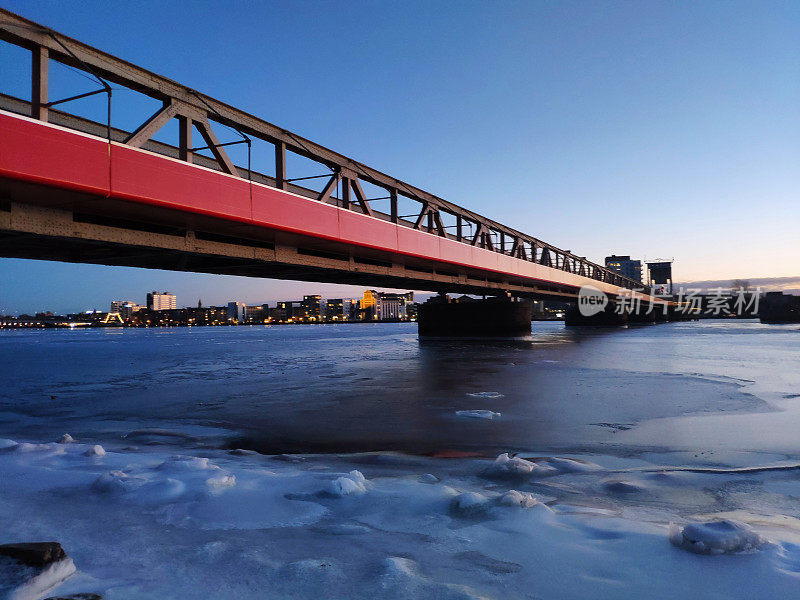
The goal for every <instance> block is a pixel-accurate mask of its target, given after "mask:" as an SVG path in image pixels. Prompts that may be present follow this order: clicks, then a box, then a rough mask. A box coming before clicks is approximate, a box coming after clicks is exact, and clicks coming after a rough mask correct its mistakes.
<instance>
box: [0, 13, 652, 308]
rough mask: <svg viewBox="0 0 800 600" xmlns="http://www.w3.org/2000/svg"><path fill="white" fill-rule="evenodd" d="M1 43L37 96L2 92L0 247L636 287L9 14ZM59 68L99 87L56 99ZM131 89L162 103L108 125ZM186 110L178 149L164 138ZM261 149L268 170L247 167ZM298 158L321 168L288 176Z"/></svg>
mask: <svg viewBox="0 0 800 600" xmlns="http://www.w3.org/2000/svg"><path fill="white" fill-rule="evenodd" d="M0 40H2V43H5V44H11V45H14V46H17V47H20V48H23V49H25V51H27V52H30V55H31V67H32V68H31V76H30V85H31V94H30V97H29V98H20V97H16V96H13V95H9V94H5V93H0V256H4V257H16V258H31V259H44V260H57V261H66V262H79V263H95V264H104V265H124V266H135V267H146V268H157V269H171V270H179V271H194V272H206V273H218V274H228V275H242V276H250V277H267V278H278V279H294V280H306V281H319V282H336V283H346V284H359V285H370V286H383V287H394V288H407V289H417V290H429V291H435V292H458V293H471V294H484V295H485V294H489V295H492V294H495V295H496V294H505V293H508V294H511V295H512V296H516V297H520V298H575V297H576V296H577V293H578V290H579V289H580V287H581V286H582V285H586V284H591V285H593V286H595V287H596V288H598V289H600V290H602V291H603V292H605V293H606V294H608V295H609V296H611V297H612V298H614V297H618V296H620V295H622V294H628V295H629V294H630V293H631V292H630V290H633V289H639V288H641V284H640V283H639V282H636V281H634V280H630V279H626V278H624V277H622V276H621V275H619V274H617V273H615V272H613V271H611V270H609V269H606V268H605V267H604V266H602V265H599V264H595V263H593V262H592V261H590V260H587V259H586V257H582V256H578V255H576V254H574V253H572V252H570V251H567V250H562V249H559V248H557V247H555V246H553V245H552V244H549V243H546V242H544V241H542V240H540V239H538V238H535V237H533V236H530V235H527V234H525V233H522V232H520V231H517V230H516V229H514V228H512V227H508V226H506V225H503V224H501V223H498V222H496V221H493V220H491V219H489V218H487V217H484V216H482V215H479V214H477V213H475V212H473V211H471V210H467V209H465V208H462V207H460V206H458V205H456V204H454V203H452V202H450V201H448V200H445V199H443V198H440V197H438V196H435V195H433V194H431V193H429V192H426V191H424V190H421V189H419V188H417V187H414V186H413V185H410V184H408V183H405V182H403V181H401V180H399V179H396V178H394V177H392V176H389V175H386V174H384V173H382V172H380V171H378V170H376V169H373V168H371V167H369V166H367V165H365V164H363V163H361V162H358V161H356V160H353V159H351V158H348V157H346V156H343V155H341V154H339V153H337V152H334V151H332V150H329V149H328V148H325V147H323V146H321V145H319V144H316V143H314V142H312V141H310V140H308V139H305V138H303V137H301V136H299V135H297V134H294V133H292V132H290V131H287V130H285V129H283V128H281V127H278V126H276V125H273V124H271V123H269V122H267V121H264V120H262V119H260V118H258V117H256V116H253V115H251V114H248V113H246V112H244V111H241V110H238V109H236V108H234V107H232V106H230V105H228V104H225V103H224V102H221V101H219V100H216V99H214V98H212V97H210V96H207V95H205V94H202V93H200V92H197V91H195V90H192V89H190V88H188V87H186V86H183V85H181V84H179V83H176V82H174V81H172V80H170V79H167V78H165V77H162V76H160V75H157V74H155V73H152V72H150V71H147V70H146V69H143V68H141V67H138V66H135V65H132V64H130V63H128V62H126V61H124V60H122V59H119V58H116V57H114V56H112V55H110V54H107V53H105V52H102V51H101V50H98V49H96V48H93V47H91V46H88V45H86V44H84V43H81V42H79V41H77V40H74V39H71V38H69V37H67V36H65V35H62V34H60V33H58V32H55V31H53V30H51V29H49V28H47V27H44V26H42V25H39V24H37V23H34V22H32V21H29V20H27V19H24V18H22V17H20V16H18V15H16V14H14V13H11V12H8V11H5V10H2V9H0ZM52 61H55V62H57V63H61V64H63V65H66V66H67V67H70V68H72V69H75V70H78V71H80V72H82V73H83V74H84V75H85V76H86V78H87V79H88V80H89V81H88V82H87V91H86V92H83V93H80V94H76V95H73V96H70V97H68V98H62V97H58V98H51V97H50V95H49V93H48V91H49V86H48V83H49V76H48V74H49V66H50V64H51V62H52ZM120 87H121V88H124V89H127V90H129V91H132V92H134V93H136V94H140V95H142V96H143V97H146V98H147V99H149V100H150V101H151V102H152V100H155V101H156V102H157V106H156V109H155V111H154V113H153V114H152V115H149V116H147V115H144V116H143V118H142V122H141V124H140V125H139V126H138V127H136V128H131V129H130V130H125V129H121V128H117V127H115V126H114V123H113V119H112V114H113V113H112V107H113V99H114V97H115V91H116V90H117V89H118V88H120ZM3 91H4V90H0V92H3ZM90 96H98V97H100V98H105V100H106V104H107V110H106V111H105V114H104V115H101V116H98V117H97V118H96V119H88V118H85V117H81V116H78V115H76V114H73V113H70V112H68V109H69V107H70V106H71V105H74V103H75V102H76V101H79V100H81V99H83V98H88V97H90ZM173 120H176V121H177V126H178V132H179V133H178V136H177V137H178V140H176V143H175V144H167V143H164V142H162V141H156V140H154V139H152V138H153V136H154V135H156V134H157V132H159V131H160V130H161V129H162V128H163V127H165V126H166V125H167V124H168V123H170V122H171V121H173ZM222 131H225V132H226V135H227V136H228V137H232V138H233V139H232V140H231V141H220V138H218V136H217V134H218V132H219V133H220V135H222ZM198 136H199V137H198ZM223 139H226V138H224V137H223ZM259 144H260V145H261V146H264V145H266V147H267V148H268V149H269V150H268V151H269V156H270V163H271V166H272V167H274V168H273V170H271V171H270V172H260V171H258V170H256V169H253V168H252V164H251V162H252V160H251V158H252V156H253V153H254V152H255V148H256V147H258V148H261V146H259ZM234 146H236V147H238V149H239V150H242V149H244V150H246V164H243V161H240V164H235V163H234V161H233V160H232V159H231V155H230V152H232V148H233V147H234ZM273 156H274V160H273V158H272V157H273ZM298 157H299V158H300V159H302V160H304V161H305V162H306V164H313V165H315V167H316V168H317V172H315V173H314V174H311V175H308V174H303V175H302V176H299V177H298V176H294V177H293V176H292V175H293V173H289V172H288V170H289V169H288V167H289V166H290V165H291V164H294V163H296V162H297V159H298ZM262 170H263V169H262ZM642 298H643V299H644V300H645V301H651V300H655V299H654V298H651V297H650V296H647V295H643V296H642Z"/></svg>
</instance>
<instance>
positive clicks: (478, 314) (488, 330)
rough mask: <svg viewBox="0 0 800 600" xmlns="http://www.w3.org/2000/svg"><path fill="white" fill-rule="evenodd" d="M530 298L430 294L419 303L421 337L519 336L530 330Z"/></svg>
mask: <svg viewBox="0 0 800 600" xmlns="http://www.w3.org/2000/svg"><path fill="white" fill-rule="evenodd" d="M531 310H532V305H531V303H530V302H527V301H521V302H513V301H511V300H509V299H505V298H490V299H487V300H467V301H462V302H453V301H449V300H448V299H445V298H442V297H439V298H431V299H430V300H428V301H427V302H425V303H424V304H422V305H420V307H419V314H418V315H417V323H418V331H419V335H420V336H422V337H520V336H525V335H529V334H530V333H531Z"/></svg>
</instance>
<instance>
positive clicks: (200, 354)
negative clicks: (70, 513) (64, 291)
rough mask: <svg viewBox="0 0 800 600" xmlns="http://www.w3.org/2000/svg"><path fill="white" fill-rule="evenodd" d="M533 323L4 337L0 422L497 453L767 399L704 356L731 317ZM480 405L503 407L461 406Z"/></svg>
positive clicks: (582, 441)
mask: <svg viewBox="0 0 800 600" xmlns="http://www.w3.org/2000/svg"><path fill="white" fill-rule="evenodd" d="M534 325H535V328H534V335H533V336H532V337H531V339H528V340H508V341H452V340H450V341H448V340H430V341H419V340H418V339H417V336H416V327H415V325H413V324H369V325H366V324H365V325H338V326H295V327H235V328H193V329H165V330H87V331H45V332H34V331H23V332H2V333H0V350H1V351H2V356H3V361H2V363H0V374H2V378H3V380H4V381H6V382H8V385H7V386H6V387H5V388H4V389H3V390H2V391H0V433H2V434H3V435H8V436H9V437H11V436H19V435H21V434H23V435H28V436H30V437H31V438H36V439H40V438H42V437H43V436H55V435H60V433H63V432H64V431H67V430H68V431H69V432H70V433H72V434H73V435H82V436H91V437H97V438H103V437H107V438H112V439H119V438H120V437H121V436H122V435H124V434H125V433H128V432H130V431H131V430H134V429H141V428H153V427H161V428H169V429H172V430H175V429H182V428H183V429H185V428H187V427H203V428H217V429H221V430H225V431H227V432H228V438H229V439H228V440H227V442H226V443H230V444H233V445H236V446H247V447H251V448H255V449H258V450H261V451H265V452H269V453H279V452H328V451H336V452H339V451H356V450H388V449H391V450H403V451H408V452H436V451H441V450H452V449H456V450H463V451H474V452H480V453H491V452H495V451H497V450H499V449H503V450H506V449H520V450H521V449H528V450H542V449H547V448H559V449H588V448H595V447H597V446H599V445H602V446H605V447H609V446H610V447H614V446H617V443H616V439H615V436H616V435H617V434H618V432H620V431H625V430H626V429H630V428H632V427H635V426H636V424H637V423H638V422H641V421H643V420H646V419H653V418H658V417H668V416H675V415H681V414H686V413H697V412H719V411H729V412H730V411H759V410H766V409H767V408H766V405H765V404H764V403H763V402H761V401H759V400H757V399H756V398H755V397H753V396H750V395H747V394H744V393H742V392H741V391H740V388H739V385H738V384H737V382H736V381H732V380H731V381H726V380H724V379H720V378H719V377H715V378H708V377H705V375H707V374H708V373H705V372H704V369H703V368H702V366H700V365H699V364H698V360H699V359H698V357H702V356H707V355H708V354H709V353H713V352H716V353H717V354H719V353H720V352H722V350H720V348H721V346H720V344H721V343H722V344H724V339H723V338H726V339H727V338H730V336H733V335H737V334H738V333H739V332H738V331H737V330H735V329H733V328H729V329H724V330H720V331H719V332H717V334H716V335H715V334H713V332H711V334H709V331H707V329H703V326H702V325H697V324H694V329H692V327H693V324H668V325H661V326H653V327H642V328H638V329H635V328H631V329H620V330H596V331H582V330H575V329H569V328H565V327H564V326H563V325H562V324H561V323H538V324H534ZM751 335H752V336H759V335H765V332H764V330H761V329H756V330H754V332H751ZM753 339H755V338H753ZM725 360H726V358H725V356H724V355H722V356H721V357H720V361H721V362H722V363H723V364H724V362H725ZM731 360H733V358H731ZM706 370H708V369H706ZM711 370H713V369H711ZM698 373H699V375H698ZM479 392H498V393H500V394H502V397H498V398H482V397H475V396H470V395H469V394H476V393H479ZM51 396H54V398H51ZM472 409H488V410H492V411H495V412H499V413H501V414H502V416H500V417H499V418H497V419H494V420H481V419H469V418H464V417H459V416H456V411H458V410H472Z"/></svg>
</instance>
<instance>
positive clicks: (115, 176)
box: [111, 145, 250, 221]
mask: <svg viewBox="0 0 800 600" xmlns="http://www.w3.org/2000/svg"><path fill="white" fill-rule="evenodd" d="M111 163H112V164H111V173H112V176H111V181H112V183H111V190H112V194H113V195H114V196H115V197H122V198H125V199H128V200H138V201H142V202H146V203H148V204H158V205H160V206H168V207H171V208H177V209H181V210H188V211H191V212H199V213H203V214H215V215H218V216H220V217H222V218H228V219H234V220H237V221H243V220H250V192H249V189H248V188H249V183H248V182H247V181H244V180H241V179H234V178H233V177H226V176H224V175H221V174H219V173H215V172H213V171H208V170H206V169H201V168H197V167H193V166H191V165H188V164H185V163H181V162H178V161H174V160H169V159H164V158H162V157H160V156H157V155H154V154H150V153H148V152H142V151H138V150H135V149H133V148H126V147H123V146H118V145H114V146H113V149H112V152H111Z"/></svg>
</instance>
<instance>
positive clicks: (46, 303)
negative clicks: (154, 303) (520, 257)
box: [0, 259, 800, 315]
mask: <svg viewBox="0 0 800 600" xmlns="http://www.w3.org/2000/svg"><path fill="white" fill-rule="evenodd" d="M0 264H2V265H3V266H2V267H1V268H0V272H2V273H4V275H5V277H6V278H5V279H4V281H5V283H6V285H5V286H3V287H2V288H0V314H5V315H19V314H34V313H36V312H45V311H48V310H49V311H53V312H55V313H59V314H68V313H79V312H84V311H87V310H95V309H96V310H99V311H104V310H107V309H108V305H109V304H110V303H111V302H113V301H114V300H125V301H133V302H136V303H137V304H142V305H145V304H146V302H147V299H146V296H147V293H148V292H151V291H153V290H160V291H165V290H166V291H169V292H170V293H173V294H175V295H176V296H177V297H178V306H181V307H182V306H196V305H197V302H198V300H200V301H202V302H203V305H205V306H222V305H225V304H226V303H227V302H229V301H230V300H231V299H232V298H235V299H236V300H237V301H240V302H244V303H245V304H251V305H258V304H264V303H276V302H280V301H286V300H299V299H301V298H302V297H303V296H305V295H308V294H320V295H321V296H322V297H323V298H358V297H360V296H361V294H362V293H363V291H364V289H365V287H364V286H355V285H338V284H331V283H318V282H310V281H281V282H277V281H275V280H271V279H263V280H255V282H258V283H260V285H254V280H253V279H252V278H247V277H237V276H234V275H210V274H205V273H183V272H176V271H159V270H152V269H138V268H133V267H104V266H100V265H81V264H68V263H64V264H62V263H57V264H59V266H60V267H61V268H60V269H59V270H58V271H56V272H55V273H53V272H52V271H51V270H50V269H49V268H48V267H49V265H50V264H53V263H47V262H45V261H37V260H22V259H2V260H0ZM9 265H10V266H9ZM109 269H111V270H112V271H117V272H119V273H120V274H119V279H116V278H109V276H108V272H109ZM676 272H677V273H679V272H680V268H679V267H678V268H676ZM44 274H47V276H48V277H49V280H48V281H43V280H42V279H43V276H44ZM75 277H82V278H83V279H82V285H81V286H80V292H78V293H75V294H74V295H72V296H71V297H69V298H65V297H63V296H61V295H60V294H59V293H58V290H59V289H61V288H62V287H63V286H65V285H66V284H67V283H69V282H71V281H73V280H74V278H75ZM735 279H744V280H747V281H749V282H750V284H751V285H752V286H753V287H760V288H761V289H762V290H763V291H784V292H787V293H793V294H800V276H796V277H749V278H748V277H731V278H725V279H706V280H694V281H689V280H686V279H682V278H681V277H680V276H676V280H675V286H676V288H677V287H679V286H685V287H688V286H692V287H695V288H701V289H713V288H716V287H723V288H724V287H726V286H730V284H731V282H732V281H733V280H735ZM276 284H280V285H276ZM380 289H381V290H382V291H386V292H390V293H403V292H406V291H408V290H405V289H400V288H397V289H395V288H384V287H380ZM414 292H415V293H416V294H417V295H418V296H420V297H422V298H425V297H426V296H427V295H433V294H434V293H433V292H426V291H425V290H414ZM198 294H199V295H198ZM89 298H98V300H97V301H95V302H93V301H91V300H89Z"/></svg>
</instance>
